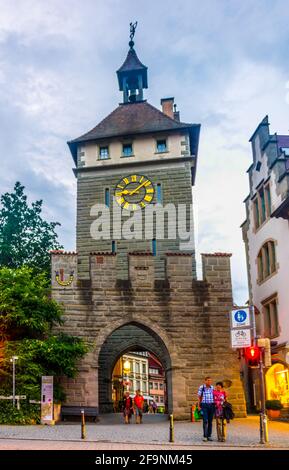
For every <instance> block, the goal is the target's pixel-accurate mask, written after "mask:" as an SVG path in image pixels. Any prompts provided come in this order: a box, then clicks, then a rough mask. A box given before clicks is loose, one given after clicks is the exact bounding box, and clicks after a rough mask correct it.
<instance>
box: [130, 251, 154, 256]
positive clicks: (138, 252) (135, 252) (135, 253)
mask: <svg viewBox="0 0 289 470" xmlns="http://www.w3.org/2000/svg"><path fill="white" fill-rule="evenodd" d="M128 254H129V255H132V256H153V254H152V252H151V251H130V252H129V253H128Z"/></svg>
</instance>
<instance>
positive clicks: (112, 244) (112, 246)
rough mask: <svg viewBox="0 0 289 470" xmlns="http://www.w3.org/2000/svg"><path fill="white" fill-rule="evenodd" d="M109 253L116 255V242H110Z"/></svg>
mask: <svg viewBox="0 0 289 470" xmlns="http://www.w3.org/2000/svg"><path fill="white" fill-rule="evenodd" d="M111 252H112V253H116V242H115V240H112V242H111Z"/></svg>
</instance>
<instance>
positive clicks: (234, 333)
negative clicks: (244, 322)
mask: <svg viewBox="0 0 289 470" xmlns="http://www.w3.org/2000/svg"><path fill="white" fill-rule="evenodd" d="M231 345H232V348H233V349H238V348H248V347H250V346H251V330H250V328H243V329H241V328H240V329H236V330H231Z"/></svg>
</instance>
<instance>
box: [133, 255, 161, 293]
mask: <svg viewBox="0 0 289 470" xmlns="http://www.w3.org/2000/svg"><path fill="white" fill-rule="evenodd" d="M128 257H129V262H128V266H129V280H130V282H131V286H132V288H150V289H153V286H154V281H155V262H154V257H153V255H152V253H150V252H132V253H129V254H128Z"/></svg>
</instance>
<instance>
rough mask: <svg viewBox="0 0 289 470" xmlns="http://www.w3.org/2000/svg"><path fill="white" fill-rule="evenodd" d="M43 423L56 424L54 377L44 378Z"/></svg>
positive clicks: (42, 386) (42, 398) (42, 395)
mask: <svg viewBox="0 0 289 470" xmlns="http://www.w3.org/2000/svg"><path fill="white" fill-rule="evenodd" d="M41 423H42V424H54V421H53V376H52V375H51V376H50V375H45V376H42V384H41Z"/></svg>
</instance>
